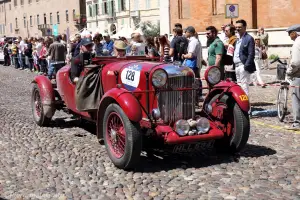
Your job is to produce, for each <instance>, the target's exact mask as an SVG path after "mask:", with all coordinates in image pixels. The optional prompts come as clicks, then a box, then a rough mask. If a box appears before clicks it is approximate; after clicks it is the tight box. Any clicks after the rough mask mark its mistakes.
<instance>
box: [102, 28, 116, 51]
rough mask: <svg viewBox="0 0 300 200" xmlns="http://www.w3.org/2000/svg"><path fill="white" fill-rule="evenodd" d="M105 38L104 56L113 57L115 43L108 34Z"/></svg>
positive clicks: (105, 34)
mask: <svg viewBox="0 0 300 200" xmlns="http://www.w3.org/2000/svg"><path fill="white" fill-rule="evenodd" d="M103 37H104V40H105V42H104V44H103V54H104V55H105V56H112V52H113V50H114V42H113V41H112V40H111V39H110V36H109V34H108V33H104V34H103Z"/></svg>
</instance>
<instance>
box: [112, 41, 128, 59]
mask: <svg viewBox="0 0 300 200" xmlns="http://www.w3.org/2000/svg"><path fill="white" fill-rule="evenodd" d="M126 47H127V45H126V43H125V42H124V41H122V40H116V41H115V42H114V55H115V56H117V58H120V57H124V56H125V55H126Z"/></svg>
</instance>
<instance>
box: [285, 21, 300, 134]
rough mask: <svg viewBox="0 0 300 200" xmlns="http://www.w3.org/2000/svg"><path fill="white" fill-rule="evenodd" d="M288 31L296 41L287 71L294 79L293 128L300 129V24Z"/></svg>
mask: <svg viewBox="0 0 300 200" xmlns="http://www.w3.org/2000/svg"><path fill="white" fill-rule="evenodd" d="M287 32H288V34H289V36H290V37H291V39H292V40H293V41H295V42H294V44H293V47H292V52H291V61H290V65H289V66H288V69H287V71H286V73H287V76H288V77H289V78H291V79H292V80H293V83H292V84H293V85H294V86H298V87H296V88H293V93H292V110H293V115H294V123H293V125H292V127H291V129H300V88H299V87H300V24H296V25H293V26H291V27H289V28H288V29H287Z"/></svg>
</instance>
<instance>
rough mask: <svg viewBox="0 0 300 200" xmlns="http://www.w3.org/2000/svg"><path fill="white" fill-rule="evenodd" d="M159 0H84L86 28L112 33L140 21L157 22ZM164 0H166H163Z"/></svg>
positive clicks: (133, 25)
mask: <svg viewBox="0 0 300 200" xmlns="http://www.w3.org/2000/svg"><path fill="white" fill-rule="evenodd" d="M160 1H161V0H86V4H87V5H86V6H87V7H86V8H87V11H86V13H87V28H88V29H89V30H91V31H96V30H97V31H100V32H106V31H107V32H109V33H111V34H114V33H116V32H118V31H120V30H121V29H122V28H133V29H134V28H135V27H136V25H137V24H139V23H140V22H142V21H150V22H152V23H154V24H157V23H158V22H159V20H160V9H159V5H160ZM165 1H166V0H165Z"/></svg>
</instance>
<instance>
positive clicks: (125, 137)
mask: <svg viewBox="0 0 300 200" xmlns="http://www.w3.org/2000/svg"><path fill="white" fill-rule="evenodd" d="M103 139H104V143H105V146H106V150H107V153H108V156H109V158H110V159H111V161H112V162H113V164H114V165H115V166H116V167H118V168H120V169H125V170H128V169H132V168H134V167H135V166H136V165H137V164H138V163H139V160H140V156H141V151H142V135H141V132H140V125H139V123H136V122H132V121H130V120H129V119H128V117H127V116H126V114H125V113H124V111H123V110H122V108H121V107H120V106H119V105H118V104H115V103H113V104H111V105H109V106H108V107H107V109H106V110H105V114H104V118H103Z"/></svg>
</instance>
